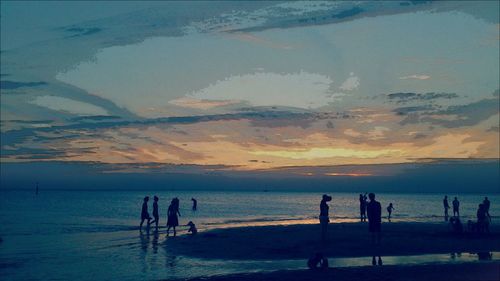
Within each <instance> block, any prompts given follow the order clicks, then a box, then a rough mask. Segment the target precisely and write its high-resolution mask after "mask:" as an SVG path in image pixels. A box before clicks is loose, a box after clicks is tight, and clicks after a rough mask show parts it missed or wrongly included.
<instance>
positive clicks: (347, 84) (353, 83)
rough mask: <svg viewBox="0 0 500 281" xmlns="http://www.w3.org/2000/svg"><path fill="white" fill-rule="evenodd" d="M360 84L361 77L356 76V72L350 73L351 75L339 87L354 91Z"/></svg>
mask: <svg viewBox="0 0 500 281" xmlns="http://www.w3.org/2000/svg"><path fill="white" fill-rule="evenodd" d="M358 86H359V77H357V76H354V73H352V72H351V73H350V77H349V78H347V79H346V80H345V81H344V82H343V83H342V85H340V87H339V89H340V90H344V91H352V90H354V89H356V88H357V87H358Z"/></svg>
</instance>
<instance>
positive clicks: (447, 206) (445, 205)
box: [443, 196, 450, 221]
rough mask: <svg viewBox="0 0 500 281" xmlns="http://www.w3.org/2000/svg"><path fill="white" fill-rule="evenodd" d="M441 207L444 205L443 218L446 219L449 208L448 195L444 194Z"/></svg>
mask: <svg viewBox="0 0 500 281" xmlns="http://www.w3.org/2000/svg"><path fill="white" fill-rule="evenodd" d="M443 207H444V220H445V221H448V209H449V208H450V204H448V196H445V197H444V199H443Z"/></svg>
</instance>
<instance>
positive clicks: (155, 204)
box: [151, 195, 160, 231]
mask: <svg viewBox="0 0 500 281" xmlns="http://www.w3.org/2000/svg"><path fill="white" fill-rule="evenodd" d="M158 200H159V198H158V197H157V196H156V195H155V196H154V197H153V201H154V202H153V218H154V220H153V221H152V222H151V224H152V223H155V228H156V231H158V223H159V222H160V214H159V212H158Z"/></svg>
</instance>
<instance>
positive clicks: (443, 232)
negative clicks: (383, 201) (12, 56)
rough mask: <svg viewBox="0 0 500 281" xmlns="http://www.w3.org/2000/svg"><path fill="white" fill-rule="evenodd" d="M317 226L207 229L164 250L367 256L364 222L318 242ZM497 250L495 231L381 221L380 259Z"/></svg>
mask: <svg viewBox="0 0 500 281" xmlns="http://www.w3.org/2000/svg"><path fill="white" fill-rule="evenodd" d="M319 238H320V226H319V224H317V225H288V226H262V227H240V228H228V229H219V230H212V231H207V232H203V233H199V234H198V235H195V236H190V235H186V236H179V237H175V238H169V239H167V241H166V244H165V245H166V247H167V249H168V251H169V252H171V253H174V254H177V255H185V256H190V257H196V258H208V259H237V260H241V259H247V260H273V259H304V260H307V259H308V258H309V257H310V255H311V254H312V253H314V252H318V251H319V252H323V253H324V254H325V255H326V256H327V257H364V256H371V255H372V254H373V250H372V248H371V247H370V245H371V237H370V234H369V232H368V225H367V224H366V223H335V224H330V225H329V228H328V241H327V242H326V243H322V242H321V241H320V239H319ZM489 251H500V228H499V227H498V225H492V226H491V233H490V234H484V235H477V234H475V233H464V234H462V235H454V234H453V233H451V231H450V229H449V226H448V224H447V223H444V222H443V223H406V222H405V223H403V222H400V223H383V224H382V244H381V247H380V254H381V255H382V256H399V255H418V254H433V253H436V254H438V253H443V254H450V253H456V252H459V253H461V252H489Z"/></svg>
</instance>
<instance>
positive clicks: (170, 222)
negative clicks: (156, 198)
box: [167, 198, 181, 236]
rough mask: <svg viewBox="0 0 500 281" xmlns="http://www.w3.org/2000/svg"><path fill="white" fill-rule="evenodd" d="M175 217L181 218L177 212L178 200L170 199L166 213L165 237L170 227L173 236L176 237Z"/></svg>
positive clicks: (176, 221)
mask: <svg viewBox="0 0 500 281" xmlns="http://www.w3.org/2000/svg"><path fill="white" fill-rule="evenodd" d="M177 215H179V216H181V213H180V212H179V199H178V198H174V199H172V202H171V203H170V206H168V211H167V236H168V234H169V231H170V228H171V227H172V228H173V229H174V236H176V235H177V232H176V231H175V227H176V226H178V225H179V218H178V217H177Z"/></svg>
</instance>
